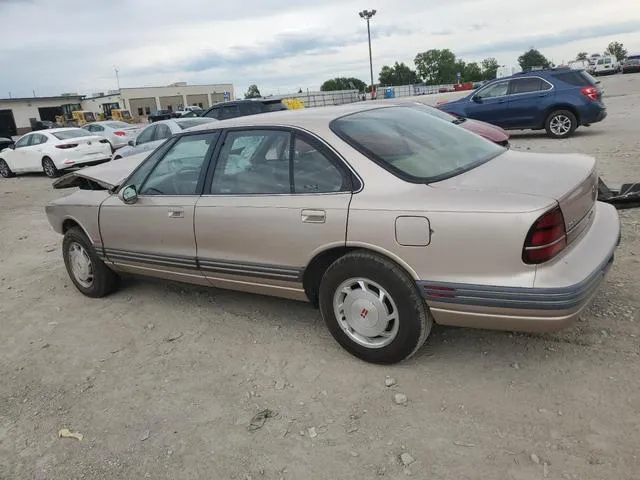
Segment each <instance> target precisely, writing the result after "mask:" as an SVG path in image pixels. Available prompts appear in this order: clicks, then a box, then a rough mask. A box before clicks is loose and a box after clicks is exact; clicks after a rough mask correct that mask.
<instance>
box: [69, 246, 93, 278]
mask: <svg viewBox="0 0 640 480" xmlns="http://www.w3.org/2000/svg"><path fill="white" fill-rule="evenodd" d="M69 265H70V266H71V271H72V272H73V276H74V278H75V279H76V281H77V282H78V283H79V284H80V285H82V286H83V287H85V288H89V287H90V286H91V285H92V284H93V265H92V264H91V258H90V257H89V254H88V253H87V251H86V250H85V249H84V247H83V246H82V245H80V244H79V243H76V242H73V243H72V244H71V245H69Z"/></svg>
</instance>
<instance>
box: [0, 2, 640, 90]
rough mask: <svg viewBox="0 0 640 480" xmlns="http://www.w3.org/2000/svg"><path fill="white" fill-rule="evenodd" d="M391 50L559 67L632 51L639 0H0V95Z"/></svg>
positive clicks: (267, 72)
mask: <svg viewBox="0 0 640 480" xmlns="http://www.w3.org/2000/svg"><path fill="white" fill-rule="evenodd" d="M363 9H369V10H371V9H376V10H377V13H376V15H375V16H374V17H373V19H372V20H371V36H372V50H373V69H374V76H375V81H377V75H378V72H379V71H380V69H381V68H382V66H383V65H391V64H393V63H394V62H395V61H400V62H405V63H407V64H408V65H409V66H411V67H412V68H414V63H413V59H414V58H415V55H416V54H417V53H419V52H423V51H426V50H429V49H431V48H449V49H451V50H452V51H453V52H454V53H455V54H456V56H457V57H458V58H461V59H463V60H465V61H467V62H470V61H480V60H482V59H483V58H486V57H495V58H496V59H497V60H498V62H499V64H500V65H506V66H515V65H517V57H518V56H519V55H520V54H522V53H523V52H524V51H525V50H528V49H529V48H530V47H535V48H537V49H538V50H540V51H541V52H542V53H543V54H544V55H545V56H547V58H549V59H551V60H552V61H553V62H554V63H556V64H559V63H562V62H566V61H569V60H571V59H573V58H575V55H576V54H577V53H578V52H580V51H587V52H589V53H602V52H603V51H604V49H605V48H606V46H607V45H608V44H609V42H612V41H619V42H622V43H624V45H625V47H626V48H627V50H628V51H629V53H640V1H639V0H607V1H606V2H603V1H602V0H563V1H562V2H558V1H557V0H536V1H535V2H525V1H524V0H447V1H443V0H358V1H352V0H324V1H316V0H314V1H307V0H237V1H236V2H233V1H225V2H223V1H222V0H180V1H175V0H109V1H103V0H101V1H96V2H87V1H86V0H55V1H54V0H0V32H2V41H0V66H1V67H0V98H7V97H9V94H11V95H12V96H13V97H14V98H15V97H28V96H33V94H34V92H35V94H36V95H37V96H45V95H57V94H60V93H63V92H77V93H80V94H91V93H95V92H104V91H107V90H113V89H116V88H117V83H116V75H115V71H114V66H115V67H117V69H118V71H119V78H120V86H121V87H142V86H159V85H168V84H170V83H173V82H178V81H184V82H188V83H189V84H209V83H232V84H233V85H234V89H235V92H236V96H242V94H243V93H244V92H245V91H246V89H247V87H248V85H250V84H253V83H255V84H257V85H258V87H259V88H260V91H261V93H262V94H263V95H268V94H278V93H281V94H285V93H291V92H297V91H298V89H300V88H301V89H303V90H305V91H306V90H307V89H309V90H311V91H313V90H318V89H319V88H320V85H321V84H322V82H324V81H325V80H327V79H330V78H334V77H337V76H345V77H357V78H360V79H362V80H363V81H365V82H366V83H370V74H369V53H368V46H367V28H366V22H365V21H364V20H362V19H361V18H360V17H359V16H358V12H359V11H361V10H363Z"/></svg>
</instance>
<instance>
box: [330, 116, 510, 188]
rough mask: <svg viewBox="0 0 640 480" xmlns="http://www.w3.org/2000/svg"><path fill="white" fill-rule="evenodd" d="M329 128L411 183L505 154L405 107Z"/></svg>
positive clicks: (344, 120) (463, 169)
mask: <svg viewBox="0 0 640 480" xmlns="http://www.w3.org/2000/svg"><path fill="white" fill-rule="evenodd" d="M331 130H332V131H333V132H334V133H335V134H336V135H338V136H339V137H340V138H342V139H343V140H344V141H346V142H347V143H349V144H350V145H351V146H353V147H354V148H355V149H356V150H358V151H360V152H361V153H362V154H363V155H365V156H367V157H369V158H370V159H371V160H373V161H374V162H376V163H378V164H379V165H380V166H382V167H383V168H385V169H387V170H388V171H390V172H391V173H393V174H394V175H396V176H398V177H400V178H402V179H404V180H407V181H409V182H413V183H429V182H436V181H439V180H444V179H445V178H450V177H453V176H455V175H458V174H461V173H463V172H466V171H468V170H471V169H472V168H475V167H477V166H478V165H481V164H483V163H485V162H487V161H489V160H491V159H492V158H494V157H496V156H498V155H500V154H501V153H503V152H504V151H505V149H504V148H502V147H500V146H498V145H496V144H494V143H492V142H490V141H488V140H485V139H484V138H482V137H480V136H479V135H476V134H474V133H471V132H468V131H466V130H464V129H462V128H460V127H458V126H456V125H454V124H453V123H448V122H443V121H442V120H441V119H439V118H437V117H434V116H433V115H431V114H429V113H426V112H424V111H423V110H422V109H417V108H412V107H405V106H398V107H387V108H377V109H374V110H367V111H364V112H360V113H354V114H351V115H347V116H345V117H341V118H338V119H336V120H334V121H333V122H331Z"/></svg>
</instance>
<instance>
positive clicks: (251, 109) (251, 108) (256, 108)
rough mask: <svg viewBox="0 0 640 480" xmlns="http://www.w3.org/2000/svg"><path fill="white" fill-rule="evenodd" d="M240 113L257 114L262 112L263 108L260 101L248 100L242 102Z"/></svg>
mask: <svg viewBox="0 0 640 480" xmlns="http://www.w3.org/2000/svg"><path fill="white" fill-rule="evenodd" d="M240 113H242V115H256V114H258V113H262V108H260V104H259V103H258V102H247V103H241V104H240Z"/></svg>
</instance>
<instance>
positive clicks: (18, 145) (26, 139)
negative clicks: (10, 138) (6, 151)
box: [15, 135, 33, 148]
mask: <svg viewBox="0 0 640 480" xmlns="http://www.w3.org/2000/svg"><path fill="white" fill-rule="evenodd" d="M32 136H33V135H25V136H24V137H22V138H20V139H19V140H18V141H17V142H16V145H15V148H22V147H26V146H27V145H29V141H30V140H31V137H32Z"/></svg>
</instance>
